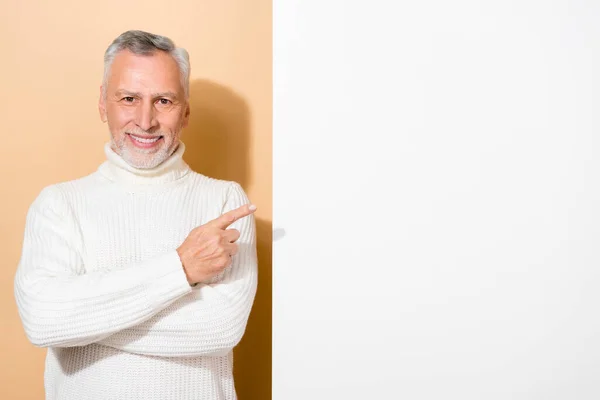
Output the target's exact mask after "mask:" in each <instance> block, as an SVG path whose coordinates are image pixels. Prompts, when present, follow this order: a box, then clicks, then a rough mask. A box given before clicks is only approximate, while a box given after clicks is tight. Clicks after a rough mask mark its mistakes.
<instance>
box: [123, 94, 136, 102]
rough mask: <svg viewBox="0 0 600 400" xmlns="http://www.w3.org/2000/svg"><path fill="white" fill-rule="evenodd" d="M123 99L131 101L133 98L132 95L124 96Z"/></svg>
mask: <svg viewBox="0 0 600 400" xmlns="http://www.w3.org/2000/svg"><path fill="white" fill-rule="evenodd" d="M123 100H125V102H126V103H133V101H134V100H135V99H134V98H133V97H132V96H125V97H123Z"/></svg>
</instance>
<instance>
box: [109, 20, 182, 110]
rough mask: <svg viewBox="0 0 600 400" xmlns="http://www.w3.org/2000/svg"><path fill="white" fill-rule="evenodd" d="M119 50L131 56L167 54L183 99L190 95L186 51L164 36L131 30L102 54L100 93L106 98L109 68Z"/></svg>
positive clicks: (120, 36)
mask: <svg viewBox="0 0 600 400" xmlns="http://www.w3.org/2000/svg"><path fill="white" fill-rule="evenodd" d="M121 50H129V51H131V52H132V53H133V54H138V55H145V56H149V55H152V54H153V53H154V52H155V51H164V52H167V53H169V54H170V55H171V57H173V58H174V59H175V61H176V62H177V65H178V66H179V71H180V74H181V85H182V86H183V90H184V93H185V98H186V99H187V98H189V94H190V69H191V68H190V56H189V54H188V52H187V50H186V49H184V48H181V47H176V46H175V43H174V42H173V41H172V40H171V39H169V38H168V37H166V36H160V35H155V34H153V33H148V32H144V31H136V30H131V31H127V32H124V33H122V34H121V35H119V37H117V38H116V39H115V40H114V41H113V42H112V43H111V44H110V46H108V48H107V49H106V52H105V53H104V77H103V79H102V91H103V94H104V96H105V97H106V87H107V84H108V77H109V75H110V67H111V65H112V63H113V61H114V59H115V56H116V55H117V53H119V52H120V51H121Z"/></svg>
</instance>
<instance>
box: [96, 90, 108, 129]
mask: <svg viewBox="0 0 600 400" xmlns="http://www.w3.org/2000/svg"><path fill="white" fill-rule="evenodd" d="M98 112H99V113H100V120H101V121H102V122H106V98H105V97H104V90H103V88H102V86H100V97H99V98H98Z"/></svg>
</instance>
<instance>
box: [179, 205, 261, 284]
mask: <svg viewBox="0 0 600 400" xmlns="http://www.w3.org/2000/svg"><path fill="white" fill-rule="evenodd" d="M254 211H256V207H255V206H254V205H245V206H241V207H240V208H236V209H235V210H231V211H229V212H226V213H225V214H223V215H221V216H220V217H218V218H216V219H214V220H212V221H210V222H207V223H206V224H204V225H201V226H199V227H197V228H194V229H193V230H192V231H191V232H190V234H189V235H188V237H187V238H186V239H185V240H184V241H183V243H182V244H181V246H179V247H178V248H177V254H179V258H180V259H181V264H182V265H183V269H184V271H185V275H186V276H187V280H188V282H189V283H190V285H194V284H196V283H198V282H204V281H207V280H209V279H211V278H213V277H215V276H217V275H218V274H220V273H221V272H222V271H223V270H224V269H225V268H227V267H228V266H229V265H230V264H231V257H233V256H234V255H235V254H236V253H237V251H238V245H237V244H236V243H235V242H236V240H238V239H239V237H240V232H239V231H238V230H236V229H227V227H229V225H231V224H233V223H234V222H235V221H237V220H238V219H240V218H244V217H247V216H248V215H250V214H253V213H254Z"/></svg>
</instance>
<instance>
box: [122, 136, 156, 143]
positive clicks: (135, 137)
mask: <svg viewBox="0 0 600 400" xmlns="http://www.w3.org/2000/svg"><path fill="white" fill-rule="evenodd" d="M129 136H131V138H132V139H134V140H135V141H136V142H140V143H154V142H156V141H157V140H158V139H160V136H157V137H155V138H152V139H144V138H141V137H137V136H133V135H129Z"/></svg>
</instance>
